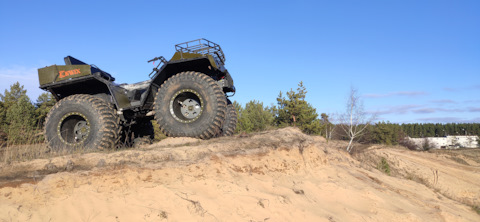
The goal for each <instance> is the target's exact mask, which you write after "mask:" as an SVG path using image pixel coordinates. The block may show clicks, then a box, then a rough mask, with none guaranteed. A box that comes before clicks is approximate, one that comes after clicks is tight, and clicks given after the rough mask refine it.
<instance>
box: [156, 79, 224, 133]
mask: <svg viewBox="0 0 480 222" xmlns="http://www.w3.org/2000/svg"><path fill="white" fill-rule="evenodd" d="M226 110H227V102H226V99H225V94H224V93H223V91H222V89H221V88H220V86H218V84H217V83H216V82H215V81H214V80H213V79H212V78H211V77H209V76H207V75H205V74H203V73H199V72H192V71H190V72H181V73H178V74H176V75H174V76H172V77H170V78H169V79H168V80H167V81H166V82H165V83H164V84H163V85H162V86H161V87H160V89H159V90H158V92H157V95H156V96H155V119H156V120H157V122H158V125H159V126H160V129H161V131H162V133H164V134H165V135H167V136H172V137H181V136H187V137H196V138H200V139H209V138H212V137H214V136H215V135H217V134H218V133H219V132H220V128H221V127H222V124H223V122H224V120H225V113H226Z"/></svg>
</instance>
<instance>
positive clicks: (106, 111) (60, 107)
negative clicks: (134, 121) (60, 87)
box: [44, 94, 120, 151]
mask: <svg viewBox="0 0 480 222" xmlns="http://www.w3.org/2000/svg"><path fill="white" fill-rule="evenodd" d="M119 121H120V119H119V118H118V116H117V115H116V114H115V110H114V109H113V107H112V106H111V105H110V104H108V103H107V102H105V101H104V100H102V99H100V98H98V97H95V96H91V95H84V94H79V95H72V96H69V97H66V98H64V99H62V100H60V101H59V102H58V103H57V104H55V106H54V107H53V108H52V109H51V110H50V112H49V113H48V115H47V118H46V120H45V131H44V133H45V140H46V143H47V145H48V146H49V148H50V149H51V150H53V151H62V150H67V151H72V150H77V149H86V150H93V149H110V148H114V147H115V145H116V142H117V139H118V136H119V133H118V132H119Z"/></svg>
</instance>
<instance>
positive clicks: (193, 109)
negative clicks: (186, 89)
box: [179, 99, 202, 119]
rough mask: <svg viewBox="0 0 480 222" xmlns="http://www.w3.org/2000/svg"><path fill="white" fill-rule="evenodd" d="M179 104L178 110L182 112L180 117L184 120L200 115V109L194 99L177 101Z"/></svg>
mask: <svg viewBox="0 0 480 222" xmlns="http://www.w3.org/2000/svg"><path fill="white" fill-rule="evenodd" d="M179 103H180V105H181V107H180V110H181V111H182V115H183V116H184V117H185V118H188V119H193V118H195V117H197V116H198V115H200V111H201V109H202V108H201V106H200V103H199V102H198V101H196V100H194V99H186V100H185V101H183V102H180V101H179Z"/></svg>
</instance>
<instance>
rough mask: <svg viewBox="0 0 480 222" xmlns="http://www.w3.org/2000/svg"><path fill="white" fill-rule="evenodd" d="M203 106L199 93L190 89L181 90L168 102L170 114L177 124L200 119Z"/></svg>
mask: <svg viewBox="0 0 480 222" xmlns="http://www.w3.org/2000/svg"><path fill="white" fill-rule="evenodd" d="M203 105H204V104H203V99H202V97H201V96H200V94H199V93H197V92H196V91H195V90H192V89H182V90H180V91H178V92H177V93H175V95H173V97H172V99H171V100H170V113H171V114H172V116H173V118H175V120H177V121H179V122H182V123H191V122H194V121H196V120H197V119H198V118H200V116H201V115H202V111H203Z"/></svg>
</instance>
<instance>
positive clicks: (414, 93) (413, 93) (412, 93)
mask: <svg viewBox="0 0 480 222" xmlns="http://www.w3.org/2000/svg"><path fill="white" fill-rule="evenodd" d="M423 95H428V93H427V92H423V91H400V92H390V93H386V94H376V93H370V94H365V95H363V97H365V98H383V97H391V96H410V97H412V96H423Z"/></svg>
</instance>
